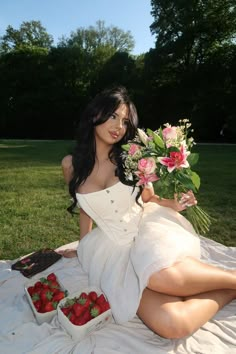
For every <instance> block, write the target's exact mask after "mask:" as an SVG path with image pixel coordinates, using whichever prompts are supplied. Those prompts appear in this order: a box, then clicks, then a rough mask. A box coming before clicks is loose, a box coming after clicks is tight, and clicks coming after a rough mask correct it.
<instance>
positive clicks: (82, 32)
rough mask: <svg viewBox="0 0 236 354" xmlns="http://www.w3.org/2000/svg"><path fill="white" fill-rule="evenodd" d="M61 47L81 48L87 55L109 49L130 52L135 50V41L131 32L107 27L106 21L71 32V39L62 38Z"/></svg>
mask: <svg viewBox="0 0 236 354" xmlns="http://www.w3.org/2000/svg"><path fill="white" fill-rule="evenodd" d="M59 46H66V47H68V46H69V47H74V46H76V47H79V48H81V49H83V50H85V51H86V52H87V53H93V52H94V51H96V49H99V48H107V50H112V52H113V54H114V52H116V51H120V52H130V51H131V50H132V49H133V48H134V39H133V36H132V35H131V33H130V31H127V32H125V31H123V30H122V29H120V28H118V27H116V26H108V27H106V26H105V22H104V21H97V22H96V26H89V27H88V28H84V27H80V28H78V29H77V30H76V31H74V32H71V35H70V37H69V38H65V37H62V38H61V40H60V42H59Z"/></svg>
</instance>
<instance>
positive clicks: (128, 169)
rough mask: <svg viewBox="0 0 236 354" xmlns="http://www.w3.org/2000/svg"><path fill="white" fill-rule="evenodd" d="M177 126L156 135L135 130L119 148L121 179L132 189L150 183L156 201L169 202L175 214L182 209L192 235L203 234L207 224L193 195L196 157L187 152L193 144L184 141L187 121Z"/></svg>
mask: <svg viewBox="0 0 236 354" xmlns="http://www.w3.org/2000/svg"><path fill="white" fill-rule="evenodd" d="M179 123H180V125H179V126H171V125H170V124H168V123H167V124H164V127H163V128H162V127H160V128H159V129H158V130H157V131H152V130H151V129H147V130H146V131H144V130H141V129H138V132H137V135H136V137H135V139H134V140H133V141H130V142H129V143H128V144H126V145H123V146H122V148H123V149H124V152H123V158H124V168H125V175H126V178H127V180H131V181H133V183H134V185H136V186H143V187H145V186H148V184H150V182H151V183H154V186H155V190H156V192H157V193H158V195H159V196H160V198H169V199H173V200H174V203H175V204H176V205H175V210H177V211H183V210H185V209H186V216H187V218H188V219H189V221H190V222H191V223H192V225H193V227H194V229H195V231H196V232H197V233H198V234H204V233H206V232H207V231H208V230H209V226H210V224H211V220H210V217H209V216H208V215H207V214H206V213H205V212H204V211H203V210H202V209H201V208H200V207H199V206H197V205H196V204H197V202H196V200H195V197H194V194H193V193H196V192H197V191H198V189H199V187H200V177H199V176H198V174H197V173H196V172H194V171H193V170H192V166H193V165H195V164H196V163H197V161H198V158H199V155H198V154H197V153H192V152H191V149H192V147H193V145H194V144H195V143H194V139H193V138H192V137H188V134H189V128H190V127H191V123H189V121H188V119H184V120H180V121H179ZM188 199H189V201H188ZM192 205H193V206H192ZM190 206H191V207H190Z"/></svg>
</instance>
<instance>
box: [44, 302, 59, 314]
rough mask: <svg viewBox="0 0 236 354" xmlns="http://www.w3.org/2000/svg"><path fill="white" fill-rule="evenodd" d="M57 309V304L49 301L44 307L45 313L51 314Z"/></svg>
mask: <svg viewBox="0 0 236 354" xmlns="http://www.w3.org/2000/svg"><path fill="white" fill-rule="evenodd" d="M56 308H57V303H55V302H52V301H49V302H46V303H45V304H44V305H43V312H51V311H54V310H55V309H56Z"/></svg>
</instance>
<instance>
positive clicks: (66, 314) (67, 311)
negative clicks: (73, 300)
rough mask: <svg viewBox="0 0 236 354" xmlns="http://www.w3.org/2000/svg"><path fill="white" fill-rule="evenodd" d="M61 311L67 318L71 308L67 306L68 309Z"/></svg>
mask: <svg viewBox="0 0 236 354" xmlns="http://www.w3.org/2000/svg"><path fill="white" fill-rule="evenodd" d="M61 311H62V312H63V313H64V315H65V316H66V317H68V315H69V313H70V311H71V306H69V307H62V308H61Z"/></svg>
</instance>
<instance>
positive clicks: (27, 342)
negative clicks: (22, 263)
mask: <svg viewBox="0 0 236 354" xmlns="http://www.w3.org/2000/svg"><path fill="white" fill-rule="evenodd" d="M201 243H202V258H203V260H206V261H207V262H210V263H213V264H221V265H223V266H224V267H227V268H235V269H236V248H233V247H225V246H223V245H221V244H218V243H215V242H213V241H211V240H208V239H205V238H202V239H201ZM75 245H76V243H74V244H73V246H75ZM70 246H71V245H70ZM62 248H68V245H65V246H63V247H62ZM12 263H13V261H6V260H5V261H4V260H3V261H0V353H2V354H22V353H31V354H59V353H60V354H69V353H74V354H128V353H129V354H190V353H193V354H210V353H213V354H227V353H228V354H232V353H235V354H236V301H233V302H231V303H230V304H229V305H227V306H226V307H225V308H224V309H222V310H221V311H220V312H219V313H218V314H217V315H216V316H215V317H214V318H213V319H212V320H211V321H209V322H208V323H206V324H205V325H204V326H203V327H202V328H200V329H199V330H198V331H197V332H195V333H194V334H193V335H192V336H190V337H186V338H184V339H180V340H169V339H164V338H161V337H159V336H158V335H156V334H155V333H153V332H152V331H151V330H149V329H148V328H147V327H146V326H145V325H144V324H143V323H142V322H141V321H140V320H139V319H138V318H137V317H136V318H134V319H133V320H132V321H130V322H127V323H125V324H123V325H117V324H115V323H114V322H113V323H110V324H108V325H107V326H106V327H104V328H102V329H101V330H99V331H96V332H93V333H92V334H91V335H90V336H88V337H87V338H85V339H83V340H82V341H81V342H76V341H73V340H72V339H71V337H70V336H69V335H68V334H67V333H66V331H65V330H64V329H63V328H62V327H61V326H60V324H59V322H58V320H57V316H55V317H54V318H53V320H52V322H51V323H43V324H42V325H38V324H37V322H36V320H35V318H34V316H33V313H32V311H31V309H30V307H29V304H28V302H27V299H26V296H25V295H24V283H25V282H26V281H27V279H26V278H25V277H23V276H22V275H21V274H20V273H19V272H17V271H11V264H12ZM52 271H54V272H55V273H56V275H57V276H58V278H59V280H60V281H61V282H62V283H63V285H64V286H65V288H66V289H68V291H69V292H71V293H72V292H75V291H80V290H81V289H83V287H86V286H87V277H86V274H85V273H84V272H83V270H82V269H81V268H80V266H79V263H78V260H77V258H73V259H65V258H63V259H61V260H60V261H58V262H57V263H56V264H54V265H53V266H52V267H50V268H49V269H47V272H48V273H49V272H52Z"/></svg>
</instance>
